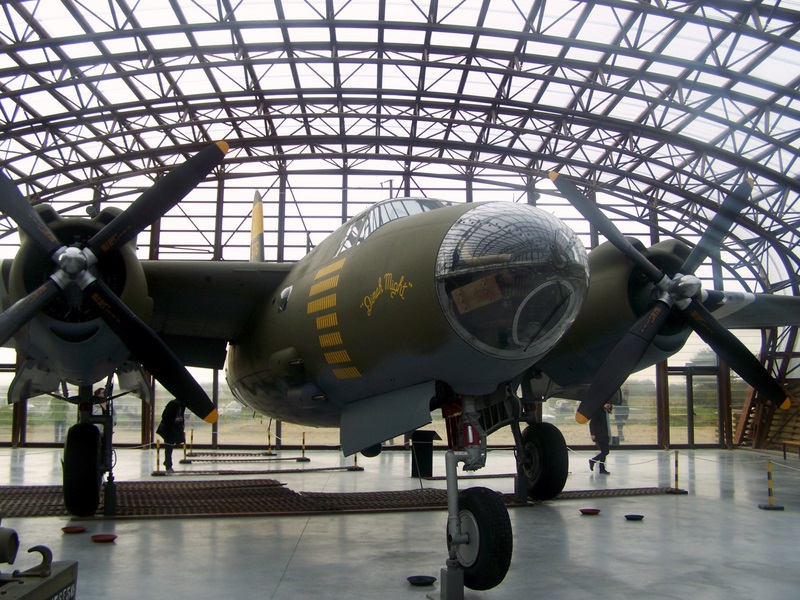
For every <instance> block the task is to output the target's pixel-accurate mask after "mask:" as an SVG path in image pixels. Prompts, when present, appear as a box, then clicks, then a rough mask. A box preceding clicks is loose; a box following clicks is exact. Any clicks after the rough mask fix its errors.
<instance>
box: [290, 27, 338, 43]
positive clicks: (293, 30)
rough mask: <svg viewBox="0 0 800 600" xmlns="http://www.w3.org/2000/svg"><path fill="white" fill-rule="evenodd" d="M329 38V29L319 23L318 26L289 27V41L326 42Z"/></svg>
mask: <svg viewBox="0 0 800 600" xmlns="http://www.w3.org/2000/svg"><path fill="white" fill-rule="evenodd" d="M330 39H331V33H330V30H329V29H328V28H327V27H325V26H323V25H322V24H320V26H319V27H290V28H289V40H290V41H291V42H327V41H328V40H330Z"/></svg>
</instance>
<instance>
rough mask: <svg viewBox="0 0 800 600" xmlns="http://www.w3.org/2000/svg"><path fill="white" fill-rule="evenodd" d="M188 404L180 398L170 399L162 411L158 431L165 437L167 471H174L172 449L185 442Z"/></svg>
mask: <svg viewBox="0 0 800 600" xmlns="http://www.w3.org/2000/svg"><path fill="white" fill-rule="evenodd" d="M185 412H186V406H185V405H184V404H183V402H181V401H180V400H177V399H175V400H170V401H169V402H168V403H167V405H166V406H165V407H164V412H162V413H161V423H159V424H158V429H156V433H158V435H160V436H161V437H162V438H164V466H165V467H166V468H167V473H174V472H175V471H174V469H173V468H172V451H173V449H174V448H175V446H178V445H181V444H183V442H184V441H185V439H186V437H185V434H184V429H183V426H184V413H185Z"/></svg>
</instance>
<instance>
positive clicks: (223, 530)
mask: <svg viewBox="0 0 800 600" xmlns="http://www.w3.org/2000/svg"><path fill="white" fill-rule="evenodd" d="M592 454H593V453H592V452H588V451H585V452H572V453H571V455H570V465H571V474H570V477H569V479H568V481H567V486H566V489H567V490H592V489H603V488H610V487H614V488H626V487H658V486H664V487H669V486H672V485H673V483H674V452H671V451H670V452H659V451H615V452H612V453H611V456H610V458H609V469H610V470H611V473H612V474H611V475H610V476H608V477H606V476H601V475H598V474H593V473H590V472H589V469H588V464H587V461H588V458H589V457H590V456H592ZM281 456H283V457H293V456H298V453H297V452H292V451H283V452H281ZM308 456H309V457H310V458H311V462H309V463H306V465H307V467H308V468H319V467H325V466H336V465H340V464H342V465H351V464H352V458H348V459H345V458H343V457H341V455H340V454H338V453H335V452H323V451H319V452H309V453H308ZM60 458H61V457H60V451H59V450H51V449H28V450H12V449H9V448H0V485H9V484H12V485H49V484H54V483H55V484H58V483H60V481H61V465H60ZM767 459H771V461H772V464H773V487H774V496H773V499H774V504H775V505H780V506H783V507H784V508H785V510H784V511H766V510H761V509H759V504H766V503H767V502H768V486H767V470H766V464H767ZM298 464H299V463H294V462H292V461H290V462H288V463H275V464H273V465H272V468H275V469H281V468H284V469H285V468H296V466H297V465H298ZM358 464H359V465H360V466H363V467H364V469H365V470H364V471H363V472H309V473H299V474H276V475H274V476H273V477H274V478H275V479H278V480H280V481H282V482H284V483H286V484H287V485H288V486H289V487H290V488H291V489H293V490H296V491H325V492H334V491H374V490H400V489H413V488H417V487H419V485H420V483H419V481H417V480H414V479H411V478H410V476H409V475H410V456H409V454H408V453H402V452H386V453H384V454H382V455H381V456H379V457H376V458H374V459H365V458H363V457H360V458H359V463H358ZM154 466H155V453H154V451H150V450H136V449H124V450H119V451H118V452H117V464H116V467H115V469H114V473H115V477H116V480H117V481H134V480H147V481H152V480H153V479H154V478H153V477H152V476H151V472H152V470H153V469H154ZM211 467H212V464H209V463H195V464H192V465H181V466H180V469H181V470H186V471H192V470H208V469H209V468H211ZM223 468H225V469H231V468H235V467H233V466H229V465H225V466H224V467H223ZM244 468H248V469H252V468H253V465H245V466H244ZM259 468H260V467H259ZM264 468H267V467H264ZM513 469H514V467H513V456H512V454H511V453H510V452H508V451H493V452H491V453H490V456H489V460H488V464H487V467H486V468H485V469H484V470H482V471H481V473H482V474H490V473H511V472H512V471H513ZM443 474H444V455H443V454H442V453H439V452H437V453H435V455H434V475H443ZM175 477H182V478H187V477H195V478H196V477H200V476H197V475H195V476H192V475H187V474H185V473H181V474H179V475H176V476H175ZM226 477H228V478H229V477H230V476H226ZM248 477H259V478H263V477H265V475H258V476H245V477H243V478H245V479H246V478H248ZM679 477H680V479H679V485H680V487H681V488H683V489H686V490H688V491H689V494H688V495H666V494H664V495H654V496H638V497H617V498H600V499H595V500H558V501H551V502H546V503H543V504H541V505H536V506H530V507H524V508H513V509H511V511H510V513H511V522H512V526H513V527H514V555H513V559H512V562H511V569H510V571H509V573H508V575H507V577H506V579H505V581H504V582H503V583H502V584H501V585H500V586H499V587H497V588H495V589H493V590H489V591H486V592H475V591H471V590H466V592H465V597H466V598H467V599H470V598H474V599H477V598H487V599H488V598H544V599H552V598H569V599H581V598H592V599H594V598H598V597H604V598H617V599H618V598H676V599H677V598H679V599H681V600H685V599H686V598H703V599H709V598H720V599H723V598H724V599H726V600H731V599H735V598H747V599H753V598H797V597H798V595H800V575H798V570H797V559H796V551H797V541H798V539H800V519H799V518H798V515H800V461H799V460H798V458H797V455H796V454H792V455H790V456H789V458H788V460H787V461H784V460H783V457H782V456H781V454H780V453H757V452H752V451H747V450H736V451H716V450H696V451H689V450H682V451H680V454H679ZM423 485H424V486H426V487H445V483H444V481H426V482H424V484H423ZM477 485H482V486H486V487H491V488H493V489H496V490H498V491H504V492H511V491H512V490H513V481H512V479H505V478H500V479H484V480H464V481H462V487H467V486H470V487H471V486H477ZM0 493H2V492H0ZM0 506H1V502H0ZM585 507H592V508H599V509H601V513H600V514H599V515H598V516H592V517H589V516H583V515H581V514H580V512H579V509H580V508H585ZM629 513H637V514H642V515H644V517H645V518H644V520H642V521H640V522H632V521H626V520H625V519H624V515H626V514H629ZM445 520H446V513H445V512H443V511H432V512H408V513H391V514H364V515H338V516H292V517H232V518H199V519H198V518H178V519H162V520H158V519H138V520H105V519H101V520H92V521H84V522H83V524H85V525H87V527H88V530H89V531H88V532H87V533H85V534H77V535H65V534H63V533H62V531H61V527H63V526H65V525H68V524H75V522H73V521H71V520H70V519H68V518H65V517H64V518H17V519H12V518H7V519H4V520H3V522H2V525H3V526H4V527H11V528H13V529H15V530H16V531H17V532H18V534H19V537H20V541H21V548H20V552H19V555H18V556H17V560H16V562H15V564H14V566H13V567H9V566H8V565H0V571H3V572H4V573H8V572H10V571H12V570H13V569H15V568H16V569H20V570H25V569H27V568H29V567H31V566H34V565H36V564H38V554H36V555H29V554H27V553H26V552H25V551H26V550H27V549H28V548H30V547H32V546H34V545H38V544H44V545H46V546H48V547H49V548H51V549H52V551H53V554H54V559H55V560H77V561H78V563H79V573H78V598H80V599H82V600H93V599H100V598H102V599H108V598H112V599H115V600H116V599H118V600H125V599H137V600H139V599H141V598H167V597H168V598H192V599H211V598H236V599H255V598H259V599H274V600H286V599H304V598H370V599H372V598H375V599H377V598H380V599H395V598H397V599H417V598H419V599H423V598H425V597H426V596H427V595H431V596H432V597H433V598H437V599H438V598H439V597H440V591H439V581H438V580H437V582H436V584H435V585H434V586H432V587H412V586H411V585H409V583H408V582H407V580H406V578H407V577H408V576H410V575H433V576H436V577H437V578H438V577H439V575H440V569H441V568H442V567H443V566H444V560H445V558H446V554H447V552H446V548H445V542H444V531H445ZM94 533H115V534H117V536H118V538H117V540H116V541H115V542H114V543H112V544H95V543H93V542H92V541H91V539H90V534H94Z"/></svg>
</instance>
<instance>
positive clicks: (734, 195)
mask: <svg viewBox="0 0 800 600" xmlns="http://www.w3.org/2000/svg"><path fill="white" fill-rule="evenodd" d="M753 185H754V182H753V180H752V179H750V178H747V179H745V180H744V181H743V182H742V183H740V184H739V185H738V186H736V189H735V190H733V191H732V192H731V193H730V194H728V196H727V197H726V198H725V200H723V201H722V204H720V205H719V209H718V210H717V213H716V214H715V215H714V218H713V219H711V222H710V223H709V224H708V229H706V231H705V233H704V234H703V235H702V237H701V238H700V241H699V242H697V245H696V246H695V247H694V248H692V251H691V253H690V254H689V256H688V257H687V258H686V260H685V261H684V263H683V266H682V267H681V269H680V272H681V273H694V272H695V270H696V269H697V267H699V266H700V264H701V263H702V262H703V261H704V260H705V259H706V258H708V257H709V256H710V255H711V253H712V252H716V251H717V250H719V249H720V246H721V245H722V240H723V239H724V238H725V236H726V235H728V232H729V231H730V230H731V226H732V225H733V220H734V219H735V218H736V215H738V214H739V213H740V212H742V210H743V209H744V207H745V206H747V199H748V198H749V197H750V192H752V191H753Z"/></svg>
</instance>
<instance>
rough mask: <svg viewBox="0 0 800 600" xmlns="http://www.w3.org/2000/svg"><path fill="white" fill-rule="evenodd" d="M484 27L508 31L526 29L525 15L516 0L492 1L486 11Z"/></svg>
mask: <svg viewBox="0 0 800 600" xmlns="http://www.w3.org/2000/svg"><path fill="white" fill-rule="evenodd" d="M484 27H487V28H489V29H501V30H506V31H519V32H522V31H525V29H526V25H525V15H524V14H523V13H522V12H520V10H519V7H518V6H517V5H516V4H515V3H514V2H509V1H508V0H503V1H502V2H492V4H491V5H490V6H489V10H488V11H486V20H485V21H484Z"/></svg>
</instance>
